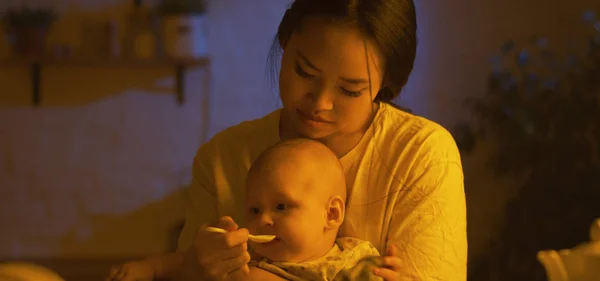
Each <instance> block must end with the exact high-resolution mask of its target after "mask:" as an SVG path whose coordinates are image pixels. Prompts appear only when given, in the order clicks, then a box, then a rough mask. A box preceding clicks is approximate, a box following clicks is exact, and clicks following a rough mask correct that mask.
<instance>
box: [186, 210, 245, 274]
mask: <svg viewBox="0 0 600 281" xmlns="http://www.w3.org/2000/svg"><path fill="white" fill-rule="evenodd" d="M215 226H216V227H219V228H222V229H225V230H227V231H229V232H227V233H224V234H221V233H212V232H208V231H205V230H204V227H201V228H200V229H199V230H198V231H197V233H196V237H195V238H194V242H193V244H192V247H191V248H190V249H189V250H188V254H187V255H186V256H187V258H186V261H184V267H186V268H184V274H183V275H184V276H183V277H184V278H183V279H184V280H236V279H240V278H241V277H243V276H245V275H247V274H248V272H249V268H248V262H249V261H250V255H249V254H248V244H247V241H248V230H247V229H244V228H241V229H238V225H237V224H236V223H235V222H234V221H233V219H232V218H230V217H222V218H220V219H219V221H218V223H217V224H216V225H215ZM190 260H192V261H190ZM190 267H191V268H190ZM194 268H195V270H194ZM190 271H193V273H192V274H186V273H190ZM188 277H189V278H188Z"/></svg>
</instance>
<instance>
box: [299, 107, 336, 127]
mask: <svg viewBox="0 0 600 281" xmlns="http://www.w3.org/2000/svg"><path fill="white" fill-rule="evenodd" d="M297 113H298V116H299V117H300V120H301V121H302V123H304V124H305V125H307V126H309V127H315V128H318V127H322V126H325V125H328V124H331V123H333V122H331V121H329V120H326V119H324V118H322V117H319V116H314V115H309V114H306V113H304V112H302V111H301V110H297Z"/></svg>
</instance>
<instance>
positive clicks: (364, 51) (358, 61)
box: [286, 17, 382, 77]
mask: <svg viewBox="0 0 600 281" xmlns="http://www.w3.org/2000/svg"><path fill="white" fill-rule="evenodd" d="M288 47H289V49H288ZM287 50H290V51H292V52H293V55H294V56H298V53H300V54H301V55H302V56H304V57H305V58H307V59H308V60H310V61H311V63H312V64H314V65H315V66H317V67H318V68H319V69H322V70H323V71H325V72H329V71H340V72H343V74H345V75H347V76H352V77H355V76H366V75H367V73H366V72H367V66H369V68H370V69H371V74H374V73H373V72H374V71H373V70H374V69H377V70H378V69H380V66H381V62H382V61H381V58H380V55H379V53H380V52H379V50H378V49H377V47H376V45H375V44H374V42H373V41H372V40H371V39H370V38H367V37H365V36H363V34H362V33H361V32H360V30H359V29H358V28H356V27H354V26H352V25H350V24H343V23H337V22H332V21H329V20H326V19H323V18H318V17H312V18H308V19H306V20H304V21H303V23H302V28H300V29H299V31H298V32H295V33H294V34H293V35H292V37H291V38H290V41H289V42H288V45H287V46H286V51H287ZM367 58H368V62H367Z"/></svg>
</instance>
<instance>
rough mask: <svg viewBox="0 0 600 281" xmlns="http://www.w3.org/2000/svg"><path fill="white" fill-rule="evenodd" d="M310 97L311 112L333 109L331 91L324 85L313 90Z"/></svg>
mask: <svg viewBox="0 0 600 281" xmlns="http://www.w3.org/2000/svg"><path fill="white" fill-rule="evenodd" d="M310 99H311V102H312V106H313V108H312V109H313V112H311V113H312V114H315V113H318V112H321V111H328V110H332V109H333V93H331V92H330V91H329V90H327V88H326V87H324V86H323V87H319V88H317V89H315V90H313V92H312V93H311V94H310Z"/></svg>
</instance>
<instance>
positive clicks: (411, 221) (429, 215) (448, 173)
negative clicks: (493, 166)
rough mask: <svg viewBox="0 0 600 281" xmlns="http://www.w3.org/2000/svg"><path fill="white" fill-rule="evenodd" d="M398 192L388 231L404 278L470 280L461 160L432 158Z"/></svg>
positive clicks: (389, 239) (389, 243)
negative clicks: (406, 188) (408, 185)
mask: <svg viewBox="0 0 600 281" xmlns="http://www.w3.org/2000/svg"><path fill="white" fill-rule="evenodd" d="M410 187H411V188H410V189H409V190H408V191H407V192H403V193H400V194H399V195H398V196H399V197H398V200H397V201H396V202H397V203H396V205H395V206H394V210H393V217H392V220H391V222H390V228H389V232H388V243H387V244H388V246H389V245H392V244H393V245H396V246H397V249H398V251H396V256H397V257H398V258H399V260H400V268H399V270H398V271H397V273H398V274H399V275H400V280H453V281H454V280H466V270H467V232H466V203H465V194H464V180H463V173H462V167H461V164H460V162H439V163H432V164H430V165H428V166H426V167H425V168H424V169H423V172H422V173H420V176H418V177H417V178H416V179H415V180H414V181H413V182H411V184H410Z"/></svg>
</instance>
